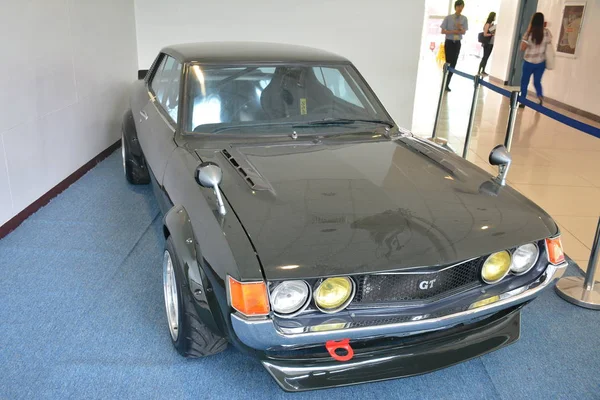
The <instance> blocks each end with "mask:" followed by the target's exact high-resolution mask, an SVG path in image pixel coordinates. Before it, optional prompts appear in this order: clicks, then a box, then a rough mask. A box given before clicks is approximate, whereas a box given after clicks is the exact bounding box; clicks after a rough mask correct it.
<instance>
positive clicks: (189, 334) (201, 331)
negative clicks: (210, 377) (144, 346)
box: [165, 236, 227, 358]
mask: <svg viewBox="0 0 600 400" xmlns="http://www.w3.org/2000/svg"><path fill="white" fill-rule="evenodd" d="M165 252H169V255H170V257H171V262H172V263H173V267H174V272H175V281H176V287H177V304H178V310H179V312H178V316H179V318H178V327H179V329H178V335H177V339H176V340H173V336H171V335H169V336H170V337H171V342H172V343H173V346H174V347H175V349H176V350H177V352H178V353H179V354H181V355H182V356H184V357H187V358H199V357H206V356H210V355H213V354H217V353H220V352H222V351H223V350H225V349H226V348H227V339H225V338H223V337H221V336H219V335H216V334H215V333H213V332H212V331H211V330H210V329H208V328H207V327H206V325H205V324H204V323H203V322H202V320H201V319H200V317H199V316H198V313H197V312H196V308H195V307H194V304H193V299H192V294H191V293H190V291H189V287H188V286H187V285H184V284H183V282H184V279H183V272H182V269H181V265H179V260H178V259H177V256H176V253H175V247H174V246H173V239H172V238H171V237H170V236H169V237H168V238H167V243H166V248H165Z"/></svg>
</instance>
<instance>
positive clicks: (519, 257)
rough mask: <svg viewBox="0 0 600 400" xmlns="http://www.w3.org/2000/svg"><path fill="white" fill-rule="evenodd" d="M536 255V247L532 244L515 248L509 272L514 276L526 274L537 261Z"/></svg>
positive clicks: (537, 251) (537, 252)
mask: <svg viewBox="0 0 600 400" xmlns="http://www.w3.org/2000/svg"><path fill="white" fill-rule="evenodd" d="M538 254H539V250H538V247H537V246H536V245H535V244H533V243H528V244H524V245H523V246H519V247H517V249H516V250H515V252H514V253H513V255H512V263H511V264H510V270H511V272H512V273H513V274H515V275H523V274H524V273H526V272H528V271H529V270H530V269H531V268H532V267H533V265H534V264H535V262H536V261H537V258H538Z"/></svg>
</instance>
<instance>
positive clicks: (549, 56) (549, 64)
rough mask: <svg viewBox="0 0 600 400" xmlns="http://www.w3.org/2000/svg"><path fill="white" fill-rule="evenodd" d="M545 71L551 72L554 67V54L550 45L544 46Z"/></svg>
mask: <svg viewBox="0 0 600 400" xmlns="http://www.w3.org/2000/svg"><path fill="white" fill-rule="evenodd" d="M545 53H546V69H549V70H552V69H554V67H555V66H556V60H555V58H556V54H555V53H554V47H552V43H548V44H547V45H546V51H545Z"/></svg>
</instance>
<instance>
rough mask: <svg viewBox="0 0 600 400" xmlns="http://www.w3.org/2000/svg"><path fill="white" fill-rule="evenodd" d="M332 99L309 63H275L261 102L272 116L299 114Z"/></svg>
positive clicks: (303, 113) (321, 105)
mask: <svg viewBox="0 0 600 400" xmlns="http://www.w3.org/2000/svg"><path fill="white" fill-rule="evenodd" d="M334 102H335V96H334V95H333V93H332V92H331V90H329V89H328V88H327V87H325V86H323V85H322V84H321V83H320V82H319V81H318V80H317V77H316V76H315V74H314V72H313V70H312V68H311V67H277V68H276V69H275V73H274V74H273V78H272V79H271V81H270V82H269V84H268V85H267V86H266V87H265V89H264V90H263V91H262V94H261V97H260V104H261V106H262V108H263V110H264V112H265V113H266V114H267V115H268V116H269V117H270V118H271V119H280V118H290V117H298V116H301V115H306V114H310V113H311V112H312V111H314V110H316V109H318V108H320V107H324V106H326V105H329V104H333V103H334Z"/></svg>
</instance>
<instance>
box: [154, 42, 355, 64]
mask: <svg viewBox="0 0 600 400" xmlns="http://www.w3.org/2000/svg"><path fill="white" fill-rule="evenodd" d="M161 52H162V53H165V54H169V55H171V56H173V57H175V58H176V59H178V60H180V61H182V62H184V63H188V62H205V63H221V62H223V63H236V62H248V63H250V62H257V63H264V62H273V63H280V62H329V63H349V61H348V60H347V59H346V58H344V57H342V56H339V55H337V54H334V53H330V52H327V51H325V50H320V49H315V48H312V47H306V46H298V45H292V44H283V43H267V42H198V43H183V44H177V45H173V46H167V47H165V48H163V49H162V50H161Z"/></svg>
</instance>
